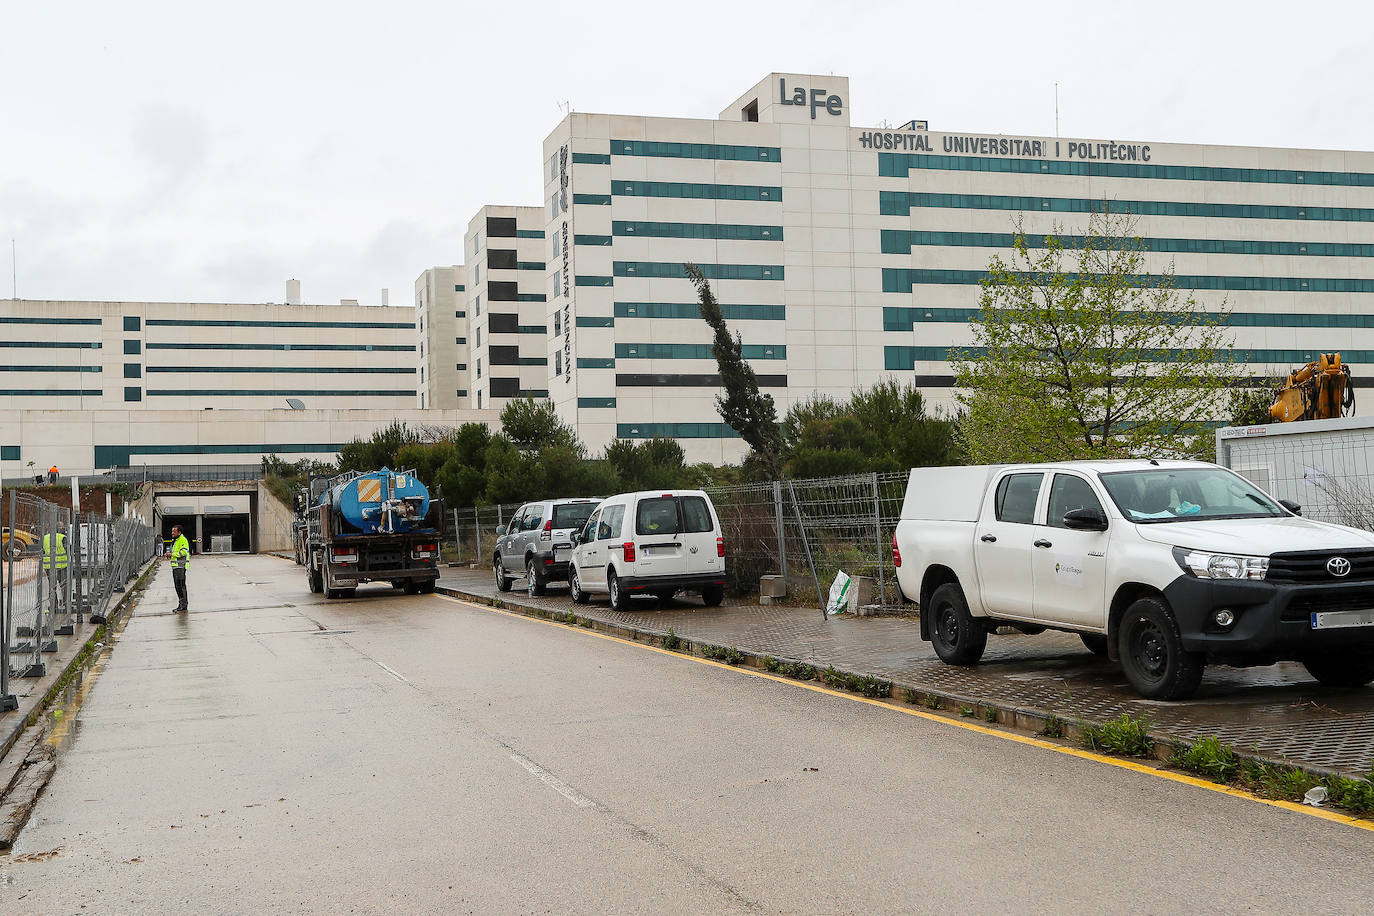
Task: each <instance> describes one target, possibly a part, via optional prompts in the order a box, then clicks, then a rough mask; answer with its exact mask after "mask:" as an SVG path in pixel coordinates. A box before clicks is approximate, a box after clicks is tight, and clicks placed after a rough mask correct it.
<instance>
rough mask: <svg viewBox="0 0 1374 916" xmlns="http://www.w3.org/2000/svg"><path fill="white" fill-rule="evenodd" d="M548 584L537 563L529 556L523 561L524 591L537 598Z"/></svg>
mask: <svg viewBox="0 0 1374 916" xmlns="http://www.w3.org/2000/svg"><path fill="white" fill-rule="evenodd" d="M547 585H548V580H547V579H545V578H544V570H542V569H540V568H539V563H538V561H536V560H535V559H534V557H530V558H529V559H528V560H526V561H525V591H526V592H528V593H529V596H530V597H531V598H538V597H539V596H540V595H542V594H544V588H545V586H547Z"/></svg>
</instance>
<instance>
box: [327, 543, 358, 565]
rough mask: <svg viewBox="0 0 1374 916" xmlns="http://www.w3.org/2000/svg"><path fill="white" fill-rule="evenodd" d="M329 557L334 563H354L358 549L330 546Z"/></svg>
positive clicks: (356, 559)
mask: <svg viewBox="0 0 1374 916" xmlns="http://www.w3.org/2000/svg"><path fill="white" fill-rule="evenodd" d="M329 559H330V560H332V561H334V562H335V563H356V562H358V551H357V550H356V549H355V548H353V547H331V548H329Z"/></svg>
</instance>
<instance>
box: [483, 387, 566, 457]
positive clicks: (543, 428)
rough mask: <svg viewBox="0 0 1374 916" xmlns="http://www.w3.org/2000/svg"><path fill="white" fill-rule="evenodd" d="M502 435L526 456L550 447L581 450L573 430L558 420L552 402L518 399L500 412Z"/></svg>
mask: <svg viewBox="0 0 1374 916" xmlns="http://www.w3.org/2000/svg"><path fill="white" fill-rule="evenodd" d="M501 432H502V433H504V434H505V435H506V437H507V438H509V439H510V441H511V442H512V443H514V444H515V447H516V448H518V449H520V450H521V451H524V452H532V451H538V450H539V449H541V448H545V447H548V446H551V445H564V446H570V447H574V448H581V444H580V443H579V442H578V440H577V434H576V433H575V432H573V430H572V427H571V426H569V425H568V424H566V423H564V422H563V421H562V420H560V419H559V418H558V414H557V413H556V412H555V411H554V408H553V402H552V401H536V400H534V399H533V398H519V399H517V400H514V401H511V402H509V403H508V404H506V406H505V407H503V408H501Z"/></svg>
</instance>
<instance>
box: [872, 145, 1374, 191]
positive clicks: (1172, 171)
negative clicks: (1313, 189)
mask: <svg viewBox="0 0 1374 916" xmlns="http://www.w3.org/2000/svg"><path fill="white" fill-rule="evenodd" d="M911 169H937V170H944V171H959V172H1015V173H1019V174H1025V175H1082V176H1087V177H1093V178H1159V179H1165V180H1169V181H1242V182H1253V183H1257V184H1298V185H1306V184H1316V185H1340V186H1344V187H1359V188H1370V187H1374V173H1369V172H1329V171H1305V170H1304V171H1299V170H1296V169H1245V168H1230V167H1224V166H1202V165H1158V164H1156V163H1152V162H1083V161H1077V160H1061V159H1020V158H1017V159H1009V158H998V157H995V156H993V157H984V156H939V155H933V154H930V153H879V154H878V174H879V175H881V176H884V177H889V178H891V177H896V178H906V177H907V176H908V175H909V174H910V170H911Z"/></svg>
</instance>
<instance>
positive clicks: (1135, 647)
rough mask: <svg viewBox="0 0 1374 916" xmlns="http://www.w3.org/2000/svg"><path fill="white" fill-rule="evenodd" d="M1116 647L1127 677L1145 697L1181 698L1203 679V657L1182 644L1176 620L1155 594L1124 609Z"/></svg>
mask: <svg viewBox="0 0 1374 916" xmlns="http://www.w3.org/2000/svg"><path fill="white" fill-rule="evenodd" d="M1117 650H1118V652H1119V653H1120V655H1121V669H1122V671H1124V672H1125V674H1126V680H1128V681H1130V682H1131V686H1132V687H1134V688H1135V691H1136V693H1138V694H1140V695H1141V696H1142V697H1145V698H1146V699H1147V700H1182V699H1185V698H1187V697H1190V696H1192V695H1193V694H1194V693H1196V692H1197V688H1198V684H1200V683H1201V682H1202V669H1203V668H1204V667H1205V666H1206V657H1205V656H1204V655H1203V654H1202V653H1200V652H1189V651H1187V650H1186V649H1184V648H1183V637H1182V636H1181V635H1180V634H1179V631H1178V623H1177V622H1176V621H1175V620H1174V615H1173V614H1172V613H1170V611H1169V608H1168V607H1167V606H1166V605H1165V604H1164V602H1163V601H1161V600H1159V599H1158V598H1140V599H1138V600H1137V601H1135V602H1134V603H1133V604H1132V605H1131V606H1130V607H1128V608H1127V609H1126V615H1125V616H1124V617H1122V618H1121V629H1120V635H1119V637H1118V643H1117Z"/></svg>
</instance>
